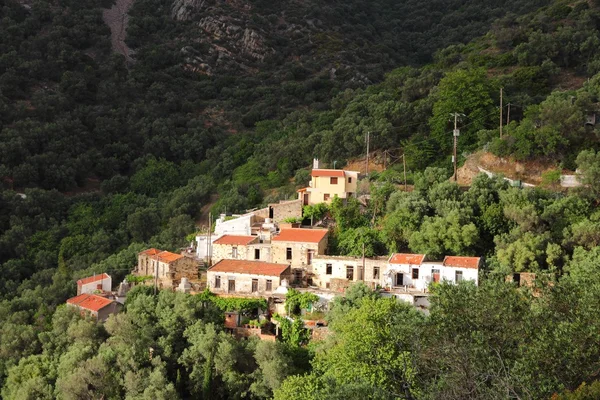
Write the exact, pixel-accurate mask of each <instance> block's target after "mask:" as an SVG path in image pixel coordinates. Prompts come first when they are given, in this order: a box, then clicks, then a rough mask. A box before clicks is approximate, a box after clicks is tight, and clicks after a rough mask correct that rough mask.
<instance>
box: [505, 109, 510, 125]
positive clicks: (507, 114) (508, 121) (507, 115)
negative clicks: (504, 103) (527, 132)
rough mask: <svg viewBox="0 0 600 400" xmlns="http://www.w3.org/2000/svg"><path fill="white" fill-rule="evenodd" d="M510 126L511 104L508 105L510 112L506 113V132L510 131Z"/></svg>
mask: <svg viewBox="0 0 600 400" xmlns="http://www.w3.org/2000/svg"><path fill="white" fill-rule="evenodd" d="M509 124H510V103H508V110H507V111H506V130H508V125H509Z"/></svg>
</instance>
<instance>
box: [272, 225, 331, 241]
mask: <svg viewBox="0 0 600 400" xmlns="http://www.w3.org/2000/svg"><path fill="white" fill-rule="evenodd" d="M328 232H329V231H328V230H327V229H304V228H285V229H282V230H281V231H279V235H277V236H275V237H273V239H271V240H272V241H274V242H304V243H319V242H320V241H321V240H323V238H324V237H325V236H327V233H328Z"/></svg>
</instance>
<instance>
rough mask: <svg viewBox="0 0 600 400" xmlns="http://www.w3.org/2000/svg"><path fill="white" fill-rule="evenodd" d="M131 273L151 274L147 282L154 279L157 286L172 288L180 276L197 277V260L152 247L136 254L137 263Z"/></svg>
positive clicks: (194, 278)
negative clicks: (150, 278)
mask: <svg viewBox="0 0 600 400" xmlns="http://www.w3.org/2000/svg"><path fill="white" fill-rule="evenodd" d="M133 274H134V275H136V276H151V277H152V278H153V279H152V280H149V282H151V283H154V281H155V280H156V281H157V285H158V287H159V288H170V289H174V288H175V287H177V286H178V285H179V283H180V282H181V278H187V279H188V280H196V279H197V278H198V262H197V261H196V260H194V259H193V258H192V257H186V256H184V255H181V254H175V253H171V252H170V251H162V250H157V249H154V248H152V249H148V250H145V251H142V252H141V253H139V254H138V265H137V267H136V268H135V269H134V271H133Z"/></svg>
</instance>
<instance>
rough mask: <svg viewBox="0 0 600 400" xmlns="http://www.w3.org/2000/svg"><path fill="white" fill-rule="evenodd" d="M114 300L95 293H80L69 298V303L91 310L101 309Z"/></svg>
mask: <svg viewBox="0 0 600 400" xmlns="http://www.w3.org/2000/svg"><path fill="white" fill-rule="evenodd" d="M112 302H113V301H112V300H109V299H107V298H104V297H101V296H96V295H95V294H85V293H84V294H80V295H79V296H75V297H71V298H70V299H69V300H67V304H72V305H74V306H78V307H80V308H84V309H86V310H90V311H100V310H102V309H103V308H104V307H106V306H108V305H110V304H111V303H112Z"/></svg>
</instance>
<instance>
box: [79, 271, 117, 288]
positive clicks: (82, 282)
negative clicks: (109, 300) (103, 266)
mask: <svg viewBox="0 0 600 400" xmlns="http://www.w3.org/2000/svg"><path fill="white" fill-rule="evenodd" d="M104 279H110V276H108V274H106V273H104V274H100V275H94V276H88V277H87V278H82V279H79V280H78V281H77V286H81V285H87V284H88V283H93V282H100V281H103V280H104Z"/></svg>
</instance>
